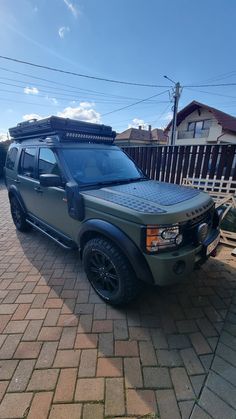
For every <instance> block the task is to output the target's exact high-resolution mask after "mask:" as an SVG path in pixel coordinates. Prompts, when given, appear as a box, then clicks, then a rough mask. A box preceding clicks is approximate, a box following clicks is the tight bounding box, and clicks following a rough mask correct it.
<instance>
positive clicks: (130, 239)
mask: <svg viewBox="0 0 236 419" xmlns="http://www.w3.org/2000/svg"><path fill="white" fill-rule="evenodd" d="M9 132H10V135H11V138H12V139H13V142H12V143H11V145H10V147H9V150H8V154H7V159H6V165H5V180H6V185H7V188H8V195H9V201H10V208H11V213H12V218H13V221H14V223H15V225H16V228H17V229H18V230H19V231H22V232H24V231H27V230H29V229H30V228H32V227H33V228H34V229H37V230H39V231H40V232H42V233H44V234H45V235H46V236H48V237H50V238H51V239H52V240H54V241H55V242H57V243H58V244H59V245H60V246H62V247H64V248H65V249H70V248H77V249H78V250H79V252H80V255H81V257H82V261H83V264H84V269H85V272H86V274H87V277H88V279H89V281H90V282H91V284H92V286H93V287H94V289H95V290H96V292H97V293H98V294H99V295H100V296H101V297H102V298H103V299H104V300H105V301H107V302H109V303H111V304H114V305H116V304H121V303H127V302H128V301H130V300H131V299H133V298H134V297H135V296H136V295H137V293H138V291H139V290H140V284H141V283H145V282H146V283H150V284H157V285H169V284H172V283H175V282H178V281H182V280H184V279H185V278H186V277H188V275H189V274H190V273H191V272H192V271H193V269H194V268H195V267H196V266H197V265H198V264H201V263H203V262H205V261H206V260H207V258H208V257H209V256H210V255H211V254H212V253H213V252H214V251H215V248H216V246H217V244H218V242H219V222H220V214H219V213H218V212H217V211H216V210H215V207H214V202H213V200H212V199H211V198H210V196H209V195H208V194H206V193H203V192H201V191H199V190H195V189H191V188H188V187H183V186H179V185H175V184H168V183H162V182H157V181H153V180H150V179H148V178H147V177H146V176H145V174H144V173H143V172H142V171H141V170H140V169H139V168H138V167H137V166H136V164H135V163H134V162H133V161H132V160H131V159H130V158H129V157H128V156H127V155H126V154H125V153H124V152H123V151H122V150H121V149H120V148H119V147H117V146H114V145H113V140H114V138H115V132H114V131H112V129H111V127H108V126H104V125H98V124H90V123H86V122H81V121H75V120H70V119H65V118H59V117H54V116H52V117H49V118H45V119H42V120H38V121H37V120H34V121H28V122H22V123H19V124H18V125H17V126H16V127H14V128H11V129H9Z"/></svg>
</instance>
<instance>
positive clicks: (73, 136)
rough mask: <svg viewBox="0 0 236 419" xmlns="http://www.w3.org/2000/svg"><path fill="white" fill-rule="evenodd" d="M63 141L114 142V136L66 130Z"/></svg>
mask: <svg viewBox="0 0 236 419" xmlns="http://www.w3.org/2000/svg"><path fill="white" fill-rule="evenodd" d="M62 141H80V142H92V143H94V142H95V143H109V144H112V143H113V141H114V138H113V137H108V136H102V135H94V134H83V133H79V132H66V133H65V135H64V136H63V137H62Z"/></svg>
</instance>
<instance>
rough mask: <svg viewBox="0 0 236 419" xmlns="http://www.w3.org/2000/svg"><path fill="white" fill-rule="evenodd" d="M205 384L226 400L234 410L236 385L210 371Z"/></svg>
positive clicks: (235, 406) (235, 407)
mask: <svg viewBox="0 0 236 419" xmlns="http://www.w3.org/2000/svg"><path fill="white" fill-rule="evenodd" d="M206 386H207V387H208V388H209V389H210V390H212V391H213V392H214V393H215V394H217V395H218V396H219V397H220V398H221V399H222V400H224V401H225V402H227V403H228V404H229V405H230V406H232V407H233V408H234V409H235V411H236V387H235V386H233V385H232V384H230V383H229V382H228V381H226V380H224V379H223V378H222V377H221V376H220V375H218V374H215V373H214V372H213V371H211V372H210V373H209V375H208V377H207V381H206Z"/></svg>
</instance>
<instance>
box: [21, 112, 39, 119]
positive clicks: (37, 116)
mask: <svg viewBox="0 0 236 419" xmlns="http://www.w3.org/2000/svg"><path fill="white" fill-rule="evenodd" d="M22 118H23V121H29V120H30V119H42V118H43V117H42V116H40V115H38V114H37V113H28V114H26V115H23V117H22Z"/></svg>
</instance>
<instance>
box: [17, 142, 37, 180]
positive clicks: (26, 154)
mask: <svg viewBox="0 0 236 419" xmlns="http://www.w3.org/2000/svg"><path fill="white" fill-rule="evenodd" d="M35 155H36V148H35V147H28V148H25V149H24V150H23V154H22V156H21V170H20V172H21V174H22V175H24V176H28V177H34V165H35Z"/></svg>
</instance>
